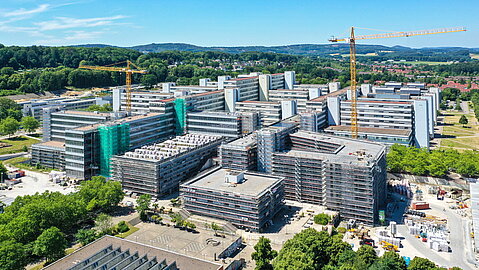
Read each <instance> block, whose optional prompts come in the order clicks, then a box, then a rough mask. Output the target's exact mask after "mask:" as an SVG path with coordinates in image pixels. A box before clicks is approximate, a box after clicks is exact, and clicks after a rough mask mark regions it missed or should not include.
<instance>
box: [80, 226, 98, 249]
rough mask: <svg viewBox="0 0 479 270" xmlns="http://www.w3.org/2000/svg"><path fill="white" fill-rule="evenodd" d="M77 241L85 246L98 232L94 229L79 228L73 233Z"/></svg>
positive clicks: (96, 236)
mask: <svg viewBox="0 0 479 270" xmlns="http://www.w3.org/2000/svg"><path fill="white" fill-rule="evenodd" d="M75 238H76V239H77V242H78V243H80V244H81V245H82V246H85V245H87V244H89V243H91V242H93V241H95V240H96V239H97V238H98V234H97V232H96V231H95V230H87V229H80V230H78V232H77V233H76V234H75Z"/></svg>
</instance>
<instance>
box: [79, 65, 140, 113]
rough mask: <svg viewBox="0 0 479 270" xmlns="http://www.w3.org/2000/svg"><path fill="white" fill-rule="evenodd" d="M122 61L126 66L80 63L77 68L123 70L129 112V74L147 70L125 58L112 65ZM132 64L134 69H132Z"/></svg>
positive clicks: (129, 110)
mask: <svg viewBox="0 0 479 270" xmlns="http://www.w3.org/2000/svg"><path fill="white" fill-rule="evenodd" d="M122 63H126V67H113V66H88V65H80V66H79V67H78V68H82V69H90V70H102V71H112V72H124V73H125V74H126V111H128V112H131V75H132V74H133V73H139V74H145V73H148V71H146V70H142V69H140V68H139V67H138V66H136V65H135V64H133V62H131V61H130V60H126V61H123V62H120V63H115V64H113V65H117V64H122ZM132 66H133V67H134V68H135V69H133V68H132Z"/></svg>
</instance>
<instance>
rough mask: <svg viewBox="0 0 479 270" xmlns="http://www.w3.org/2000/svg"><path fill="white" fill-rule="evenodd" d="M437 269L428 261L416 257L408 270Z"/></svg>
mask: <svg viewBox="0 0 479 270" xmlns="http://www.w3.org/2000/svg"><path fill="white" fill-rule="evenodd" d="M435 268H436V264H435V263H433V262H431V261H430V260H428V259H425V258H421V257H414V259H412V260H411V262H410V263H409V267H408V270H433V269H435Z"/></svg>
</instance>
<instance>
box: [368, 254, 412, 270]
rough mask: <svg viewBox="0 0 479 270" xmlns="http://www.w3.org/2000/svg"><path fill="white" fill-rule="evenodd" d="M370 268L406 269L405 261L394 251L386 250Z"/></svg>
mask: <svg viewBox="0 0 479 270" xmlns="http://www.w3.org/2000/svg"><path fill="white" fill-rule="evenodd" d="M370 269H371V270H373V269H374V270H379V269H384V270H406V269H407V266H406V261H404V259H403V258H402V257H401V256H399V254H397V253H396V252H394V251H388V252H386V253H384V255H383V256H382V257H381V258H379V260H377V261H376V262H375V263H374V264H373V265H372V266H371V268H370Z"/></svg>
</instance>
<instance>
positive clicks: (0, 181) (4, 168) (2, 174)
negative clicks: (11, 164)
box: [0, 162, 8, 183]
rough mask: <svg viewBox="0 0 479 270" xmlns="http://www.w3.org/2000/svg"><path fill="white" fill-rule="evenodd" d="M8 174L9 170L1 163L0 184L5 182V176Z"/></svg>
mask: <svg viewBox="0 0 479 270" xmlns="http://www.w3.org/2000/svg"><path fill="white" fill-rule="evenodd" d="M6 172H8V170H7V168H6V167H5V165H3V163H2V162H0V183H2V182H3V176H4V174H5V173H6Z"/></svg>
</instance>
